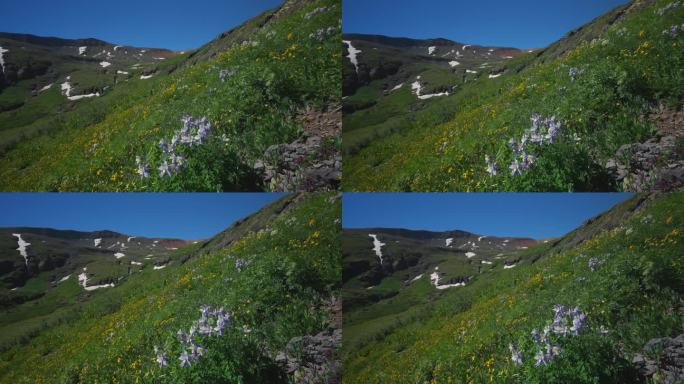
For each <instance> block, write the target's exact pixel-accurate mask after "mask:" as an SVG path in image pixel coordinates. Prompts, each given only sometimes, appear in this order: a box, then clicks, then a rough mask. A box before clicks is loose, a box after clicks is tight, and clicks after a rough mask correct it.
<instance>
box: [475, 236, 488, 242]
mask: <svg viewBox="0 0 684 384" xmlns="http://www.w3.org/2000/svg"><path fill="white" fill-rule="evenodd" d="M485 237H487V236H480V237H478V238H477V241H482V239H484V238H485Z"/></svg>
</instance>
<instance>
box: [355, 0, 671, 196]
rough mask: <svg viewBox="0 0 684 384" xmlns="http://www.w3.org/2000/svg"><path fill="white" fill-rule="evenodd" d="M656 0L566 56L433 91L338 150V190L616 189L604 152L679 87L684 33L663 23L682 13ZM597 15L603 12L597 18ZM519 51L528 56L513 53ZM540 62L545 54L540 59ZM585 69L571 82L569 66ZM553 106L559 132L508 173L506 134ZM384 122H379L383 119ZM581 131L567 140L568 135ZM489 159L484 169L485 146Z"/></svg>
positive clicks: (641, 133)
mask: <svg viewBox="0 0 684 384" xmlns="http://www.w3.org/2000/svg"><path fill="white" fill-rule="evenodd" d="M668 3H670V1H668V0H660V1H656V2H655V5H653V6H650V7H646V8H643V7H642V8H640V9H638V11H634V12H631V13H629V14H628V15H626V16H625V17H624V18H622V19H621V21H620V22H618V23H617V24H614V25H613V26H612V27H611V28H609V30H608V31H607V33H605V34H604V36H603V38H605V39H606V40H607V42H606V44H605V45H604V44H602V42H601V41H600V40H597V41H596V42H594V43H591V42H583V43H582V44H580V45H579V46H577V47H575V48H574V49H572V50H570V51H569V52H568V53H566V54H565V55H564V56H561V57H559V58H555V59H554V58H553V55H549V56H548V57H547V56H544V57H543V60H540V61H539V62H537V63H536V64H534V65H527V64H525V63H524V62H523V63H522V64H525V65H527V67H526V69H524V70H523V71H521V72H520V73H512V72H514V71H509V73H508V74H507V75H504V76H502V77H500V78H498V79H481V80H480V81H478V82H476V83H471V84H470V85H466V86H464V87H463V88H462V90H461V92H459V93H457V94H455V95H453V96H450V97H447V98H445V99H443V100H437V101H434V102H432V103H430V105H428V106H427V107H426V108H425V109H424V110H422V111H420V112H418V113H416V114H414V115H413V116H411V118H410V119H405V120H403V121H400V122H396V121H392V120H390V122H389V123H388V125H395V126H397V127H396V128H394V129H392V131H394V132H397V133H395V134H393V135H390V136H387V137H384V138H382V139H381V140H375V141H373V142H372V143H370V145H368V146H367V147H365V148H363V149H362V150H360V151H359V152H358V153H356V154H354V155H353V156H347V157H346V159H345V180H344V188H345V189H346V190H369V191H373V190H420V191H427V190H431V191H442V190H443V191H454V190H458V191H487V190H516V191H525V190H535V191H540V190H541V191H544V190H555V191H567V190H585V191H589V190H614V189H619V188H620V186H618V185H614V184H613V182H612V181H611V180H610V178H609V177H608V176H607V175H606V173H605V171H604V170H603V166H602V165H603V164H604V163H605V161H606V160H607V159H608V158H610V157H612V156H613V154H614V153H615V151H616V150H617V149H618V148H619V147H620V146H621V145H622V144H625V143H632V142H637V141H643V140H644V139H646V138H648V137H650V136H651V135H652V134H653V128H654V127H653V126H652V124H651V122H650V121H648V120H647V119H644V115H645V114H647V112H648V110H649V108H650V106H651V105H653V104H655V103H658V102H663V103H665V104H670V105H672V106H677V105H679V103H680V101H679V100H681V98H682V97H683V96H684V95H683V94H682V89H684V73H683V72H682V68H684V65H682V63H683V62H684V51H682V49H681V47H682V44H684V35H682V34H680V36H679V37H677V38H672V37H669V36H664V35H663V34H662V31H663V30H665V29H669V27H670V26H671V25H673V24H681V23H682V21H684V8H681V7H680V8H677V9H674V10H670V11H668V12H667V13H665V14H664V15H663V16H659V15H657V14H656V13H655V9H657V8H659V7H663V6H664V5H666V4H668ZM602 22H605V20H602ZM520 60H521V61H525V60H527V59H526V58H521V59H520ZM542 62H543V63H542ZM572 67H576V68H578V69H580V70H581V71H583V72H582V73H581V74H580V76H579V77H578V79H577V81H575V82H572V81H571V79H570V76H569V69H570V68H572ZM533 113H540V114H542V115H544V116H545V117H548V116H551V115H556V116H557V117H558V118H559V119H560V120H561V121H562V123H563V126H564V129H563V135H564V136H565V138H566V139H565V140H561V141H559V142H557V143H555V144H553V145H544V146H541V147H538V148H535V149H534V150H533V151H534V154H535V155H537V156H538V162H537V164H536V165H535V166H534V167H533V169H532V170H530V171H529V172H527V173H526V174H524V175H522V176H519V177H509V176H508V164H510V162H511V161H512V159H513V156H512V153H511V151H510V149H508V148H507V147H506V143H507V142H508V140H509V139H510V138H511V137H516V138H518V139H519V138H520V136H521V134H522V132H523V131H525V130H527V129H528V128H529V126H530V116H531V115H532V114H533ZM381 128H382V127H381ZM573 134H577V135H579V137H580V138H581V141H580V142H579V143H575V142H574V141H573V140H571V139H570V138H571V137H572V136H573ZM485 154H488V155H490V156H492V157H493V158H495V159H496V161H497V163H498V166H499V174H498V175H497V176H496V177H493V178H490V177H489V175H488V174H487V173H486V171H485V162H484V156H485Z"/></svg>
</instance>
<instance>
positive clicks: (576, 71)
mask: <svg viewBox="0 0 684 384" xmlns="http://www.w3.org/2000/svg"><path fill="white" fill-rule="evenodd" d="M568 74H569V75H570V81H575V80H577V76H578V75H579V69H577V68H575V67H572V68H570V71H568Z"/></svg>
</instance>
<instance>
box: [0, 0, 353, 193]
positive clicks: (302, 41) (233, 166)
mask: <svg viewBox="0 0 684 384" xmlns="http://www.w3.org/2000/svg"><path fill="white" fill-rule="evenodd" d="M269 15H270V16H271V17H270V19H268V20H269V21H268V22H264V19H265V18H268V17H269ZM339 22H340V7H339V5H338V4H337V2H336V1H334V0H324V1H313V0H305V1H300V0H289V1H286V2H285V3H284V4H283V5H282V6H281V7H280V8H279V9H277V10H275V11H273V13H268V12H267V13H266V14H264V15H261V16H259V17H257V18H256V19H255V20H252V21H248V22H247V23H246V24H245V25H244V26H242V27H239V28H236V29H234V30H232V31H229V32H227V33H226V34H225V35H222V36H220V37H219V38H217V39H215V40H214V41H212V42H211V43H209V44H207V45H206V46H205V47H203V48H201V49H200V50H198V51H196V52H194V53H186V54H184V55H179V56H177V57H175V58H173V59H168V60H163V61H161V62H160V63H159V64H158V65H157V66H155V67H151V68H150V69H146V70H145V71H144V72H145V73H144V75H141V76H137V75H136V77H134V78H131V79H129V80H128V81H124V82H120V83H118V84H117V85H116V86H114V87H113V88H111V89H109V90H108V91H107V92H106V93H105V94H104V95H101V96H100V97H93V98H88V99H82V100H78V101H76V102H75V103H76V105H75V106H74V107H73V108H72V109H71V110H69V111H67V112H64V113H53V112H50V113H48V114H46V115H43V118H41V119H39V120H36V121H33V120H31V121H32V122H31V123H30V127H28V128H25V127H24V128H18V127H17V126H16V124H15V123H14V122H16V121H18V120H17V118H16V116H15V117H11V118H10V117H9V115H8V117H7V118H8V123H7V129H15V128H16V130H17V132H20V133H21V135H19V136H21V137H24V138H22V139H20V140H19V142H18V143H17V144H16V145H14V144H12V146H11V148H10V149H9V150H8V152H7V153H6V154H5V156H4V157H3V158H0V187H1V188H3V189H4V190H137V191H150V190H165V191H168V190H185V191H216V190H230V191H236V190H264V189H281V190H285V189H287V190H295V189H297V190H299V189H326V188H335V187H336V185H337V184H339V176H340V175H339V164H338V162H336V161H335V158H336V153H337V152H338V148H339V140H338V139H337V132H335V130H331V131H326V132H325V134H322V133H321V132H318V131H317V130H316V127H315V126H314V125H313V124H310V123H308V122H307V120H306V119H304V117H305V115H306V114H307V113H308V112H309V111H312V113H315V114H317V115H324V114H325V113H327V112H328V111H330V110H334V109H335V105H337V104H338V103H339V84H340V74H339V60H340V57H339V56H340V54H339V52H338V49H337V48H338V42H339V40H336V39H335V37H338V38H339ZM246 38H248V39H246ZM243 39H245V40H243ZM59 81H60V82H61V81H65V80H64V79H61V80H59ZM50 92H51V93H50ZM58 92H59V91H58V90H57V89H50V90H48V91H46V93H42V94H40V95H38V96H37V97H35V98H32V99H31V101H30V102H27V103H26V105H25V107H26V109H25V110H24V112H23V113H25V114H29V112H30V111H31V110H32V109H33V110H39V111H44V110H45V106H44V104H46V103H48V104H49V103H51V102H52V101H47V100H44V99H46V98H52V99H57V98H59V93H58ZM4 94H5V91H3V93H2V95H4ZM2 95H0V96H2ZM52 99H51V100H52ZM53 101H54V100H53ZM17 111H18V110H17ZM3 115H4V114H0V120H1V119H2V116H3ZM48 130H49V131H50V133H49V134H41V133H42V132H47V131H48ZM31 132H33V133H35V134H34V135H31V134H30V133H31ZM14 136H16V135H14ZM174 138H175V139H174ZM309 139H310V140H309ZM162 140H163V141H162ZM36 149H38V150H36ZM301 154H303V157H304V161H297V162H296V163H293V164H290V163H289V162H288V160H287V159H289V158H290V157H292V158H296V159H299V158H300V156H297V155H301ZM255 166H256V167H255ZM323 171H325V172H323Z"/></svg>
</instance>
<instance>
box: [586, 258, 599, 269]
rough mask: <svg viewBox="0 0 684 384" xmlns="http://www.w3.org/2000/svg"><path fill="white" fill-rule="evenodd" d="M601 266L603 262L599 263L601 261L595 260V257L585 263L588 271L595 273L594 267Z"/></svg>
mask: <svg viewBox="0 0 684 384" xmlns="http://www.w3.org/2000/svg"><path fill="white" fill-rule="evenodd" d="M601 264H603V261H601V260H599V259H597V258H595V257H592V258H591V259H589V261H588V262H587V265H588V266H589V269H591V271H592V272H595V271H596V267H598V266H599V265H601Z"/></svg>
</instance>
